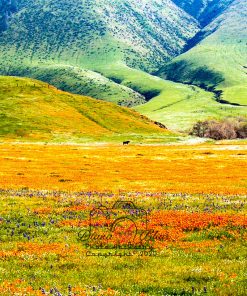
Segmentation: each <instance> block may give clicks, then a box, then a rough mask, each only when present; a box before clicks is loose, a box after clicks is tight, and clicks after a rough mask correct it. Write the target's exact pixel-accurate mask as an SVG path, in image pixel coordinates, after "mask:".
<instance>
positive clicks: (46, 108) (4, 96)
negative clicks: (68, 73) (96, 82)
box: [0, 76, 173, 142]
mask: <svg viewBox="0 0 247 296" xmlns="http://www.w3.org/2000/svg"><path fill="white" fill-rule="evenodd" d="M155 137H157V138H158V139H160V140H162V139H163V140H162V141H169V140H172V139H173V135H172V134H171V133H170V132H168V131H167V130H166V129H163V128H160V127H158V126H157V125H156V124H155V123H154V122H152V121H150V120H149V119H147V118H146V117H144V116H142V115H140V114H139V113H137V112H136V111H134V110H131V109H128V108H126V107H120V106H117V105H116V104H112V103H108V102H102V101H99V100H95V99H92V98H89V97H83V96H80V95H72V94H69V93H66V92H63V91H60V90H57V89H56V88H54V87H52V86H50V85H48V84H46V83H43V82H39V81H37V80H31V79H27V78H17V77H3V76H0V139H4V140H6V139H9V140H11V139H18V140H21V141H26V140H28V141H55V142H58V141H60V142H67V141H72V142H87V141H102V140H103V141H122V140H124V139H128V140H134V141H135V140H137V139H139V140H142V141H143V140H144V141H145V140H148V139H155Z"/></svg>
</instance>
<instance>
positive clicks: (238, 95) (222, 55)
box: [158, 1, 247, 106]
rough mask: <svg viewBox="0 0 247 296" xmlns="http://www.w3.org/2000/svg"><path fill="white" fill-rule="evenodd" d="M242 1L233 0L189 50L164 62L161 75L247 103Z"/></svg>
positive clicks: (244, 14) (234, 102)
mask: <svg viewBox="0 0 247 296" xmlns="http://www.w3.org/2000/svg"><path fill="white" fill-rule="evenodd" d="M246 14H247V8H246V3H245V1H243V2H242V1H234V2H233V4H232V5H230V6H229V7H228V9H226V10H225V11H224V12H223V13H222V14H221V15H220V16H219V17H218V18H216V19H215V20H214V21H213V22H212V23H211V24H209V25H208V26H207V27H205V28H204V29H203V30H202V32H201V33H200V35H201V36H202V37H203V38H202V40H201V42H200V43H198V44H197V45H196V46H195V47H193V48H192V49H191V50H189V51H188V52H186V53H184V54H182V55H180V56H178V57H177V58H175V59H174V60H173V61H172V62H171V63H170V64H168V65H165V66H164V68H162V69H161V70H160V71H159V72H158V74H159V75H161V77H163V78H168V79H171V80H174V81H180V82H183V83H192V84H196V85H199V86H203V87H206V88H212V87H213V88H215V90H218V91H222V92H223V93H222V96H221V99H222V100H224V101H227V102H229V103H232V104H239V105H245V106H247V76H246V73H247V68H246V67H247V47H246V34H247V30H246V21H245V19H246Z"/></svg>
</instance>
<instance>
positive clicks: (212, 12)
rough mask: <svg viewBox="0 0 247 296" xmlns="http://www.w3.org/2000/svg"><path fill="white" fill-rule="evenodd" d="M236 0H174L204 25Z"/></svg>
mask: <svg viewBox="0 0 247 296" xmlns="http://www.w3.org/2000/svg"><path fill="white" fill-rule="evenodd" d="M233 1H234V0H173V2H174V3H176V4H177V6H179V7H181V8H182V9H184V10H185V11H186V12H187V13H188V14H190V15H191V16H193V17H194V18H196V19H197V20H198V21H199V22H200V24H201V25H202V26H203V27H204V26H206V25H208V24H209V23H210V22H211V21H212V20H213V19H214V18H216V17H217V16H219V15H220V14H221V13H222V12H223V11H224V10H225V9H227V8H228V7H229V5H230V4H231V3H232V2H233Z"/></svg>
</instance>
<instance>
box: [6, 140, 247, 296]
mask: <svg viewBox="0 0 247 296" xmlns="http://www.w3.org/2000/svg"><path fill="white" fill-rule="evenodd" d="M0 151H1V155H0V177H1V178H0V185H1V186H0V187H1V189H0V295H63V296H65V295H66V296H69V295H70V296H72V295H73V296H74V295H222V296H227V295H229V296H230V295H247V231H246V230H247V215H246V214H247V200H246V197H247V195H246V191H247V189H246V187H247V182H246V175H247V172H246V167H247V166H246V149H245V147H244V145H210V144H207V145H205V144H204V145H196V146H129V147H121V146H116V145H115V146H114V145H112V146H103V145H102V146H79V145H78V146H73V145H71V146H69V145H66V146H64V145H34V144H33V145H27V144H25V145H24V144H19V145H18V144H11V143H10V144H3V145H0ZM100 189H101V190H100ZM148 189H149V190H148ZM116 205H118V206H116ZM123 205H124V206H123ZM126 216H128V219H127V220H126V219H125V220H124V219H123V217H124V218H126ZM114 221H117V222H118V223H117V224H116V225H115V226H114V227H112V228H110V227H111V225H113V224H114ZM112 222H113V224H112ZM125 223H127V224H128V225H127V224H125ZM95 229H97V231H96V230H95ZM133 229H134V230H133ZM112 233H114V235H112ZM92 234H93V235H92ZM133 234H134V236H133ZM133 237H134V238H133ZM99 241H100V244H99Z"/></svg>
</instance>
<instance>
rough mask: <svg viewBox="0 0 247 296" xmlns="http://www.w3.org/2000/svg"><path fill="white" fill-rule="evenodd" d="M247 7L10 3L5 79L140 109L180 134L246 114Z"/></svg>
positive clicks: (197, 1) (147, 1)
mask: <svg viewBox="0 0 247 296" xmlns="http://www.w3.org/2000/svg"><path fill="white" fill-rule="evenodd" d="M246 2H247V0H242V1H239V0H219V1H216V0H212V1H209V0H188V1H184V0H174V1H171V0H141V1H132V0H123V1H119V0H112V1H110V0H102V1H98V0H80V1H79V0H74V1H72V0H61V1H57V2H55V1H51V0H8V1H7V0H6V1H3V2H2V3H3V4H4V5H2V6H0V12H1V15H2V16H3V17H2V18H1V22H2V24H3V25H2V26H1V29H0V74H2V75H11V76H23V77H31V78H35V79H38V80H41V81H45V82H48V83H50V84H52V85H54V86H56V87H57V88H59V89H61V90H65V91H69V92H71V93H77V94H83V95H88V96H91V97H94V98H97V99H100V100H105V101H109V102H114V103H117V104H118V105H123V106H128V107H134V109H135V110H138V111H139V112H141V113H143V114H144V115H147V116H148V117H150V118H151V119H153V120H155V121H159V122H162V123H163V124H165V125H166V126H167V127H168V128H170V129H175V130H178V131H182V132H184V131H186V132H187V131H189V130H190V129H191V127H192V125H193V124H194V123H195V122H196V121H198V120H204V119H208V118H223V117H228V116H246V114H247V111H246V108H247V107H244V106H245V105H247V101H246V94H247V89H246V85H247V84H246V69H247V68H246V67H247V61H246V56H247V55H246V41H245V37H246V7H247V5H245V4H247V3H246ZM188 49H190V50H188ZM185 50H188V51H187V52H184V53H183V54H181V53H182V52H183V51H185ZM148 73H149V74H148ZM150 73H155V75H156V76H160V77H156V76H152V75H150ZM102 106H103V105H102Z"/></svg>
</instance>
